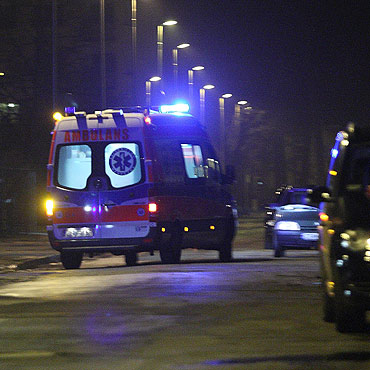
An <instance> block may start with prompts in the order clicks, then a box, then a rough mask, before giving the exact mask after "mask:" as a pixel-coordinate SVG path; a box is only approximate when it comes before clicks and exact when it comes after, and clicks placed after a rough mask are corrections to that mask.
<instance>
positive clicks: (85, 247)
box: [47, 227, 157, 253]
mask: <svg viewBox="0 0 370 370" xmlns="http://www.w3.org/2000/svg"><path fill="white" fill-rule="evenodd" d="M47 232H48V237H49V242H50V245H51V247H52V248H53V249H55V250H57V251H58V252H61V251H64V250H73V251H76V252H84V253H105V252H112V253H117V252H121V251H122V252H123V251H126V250H132V249H135V250H136V251H138V252H139V251H150V250H153V246H154V244H155V243H154V241H155V238H156V236H157V227H150V228H149V232H148V233H147V235H145V236H144V237H130V238H76V239H73V238H70V239H58V238H56V237H55V233H54V230H53V229H49V230H47Z"/></svg>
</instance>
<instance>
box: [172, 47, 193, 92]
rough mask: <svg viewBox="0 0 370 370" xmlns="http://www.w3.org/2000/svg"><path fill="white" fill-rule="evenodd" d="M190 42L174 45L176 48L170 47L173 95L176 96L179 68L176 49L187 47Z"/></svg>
mask: <svg viewBox="0 0 370 370" xmlns="http://www.w3.org/2000/svg"><path fill="white" fill-rule="evenodd" d="M189 46H190V44H186V43H184V44H180V45H177V46H176V49H172V66H173V84H174V88H175V95H176V96H177V92H178V89H177V77H178V68H179V63H178V50H179V49H185V48H188V47H189Z"/></svg>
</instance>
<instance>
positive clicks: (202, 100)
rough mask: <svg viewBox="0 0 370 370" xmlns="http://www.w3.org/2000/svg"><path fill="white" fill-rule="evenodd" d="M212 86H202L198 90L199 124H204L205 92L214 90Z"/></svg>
mask: <svg viewBox="0 0 370 370" xmlns="http://www.w3.org/2000/svg"><path fill="white" fill-rule="evenodd" d="M214 88H215V86H214V85H204V86H203V87H202V88H201V89H200V90H199V100H200V123H201V124H202V125H204V124H205V119H204V118H205V107H206V90H211V89H214Z"/></svg>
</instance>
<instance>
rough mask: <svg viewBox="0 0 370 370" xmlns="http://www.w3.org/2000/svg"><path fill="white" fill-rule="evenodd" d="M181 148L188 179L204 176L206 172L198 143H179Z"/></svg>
mask: <svg viewBox="0 0 370 370" xmlns="http://www.w3.org/2000/svg"><path fill="white" fill-rule="evenodd" d="M181 149H182V155H183V157H184V163H185V170H186V175H187V177H188V178H190V179H198V178H201V177H206V176H207V174H206V171H205V170H206V169H205V167H204V162H203V153H202V149H201V147H200V145H194V144H181Z"/></svg>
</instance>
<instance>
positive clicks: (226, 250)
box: [218, 242, 233, 262]
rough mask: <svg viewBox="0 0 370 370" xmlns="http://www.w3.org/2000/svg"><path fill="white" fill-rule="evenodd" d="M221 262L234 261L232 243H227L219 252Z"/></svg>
mask: <svg viewBox="0 0 370 370" xmlns="http://www.w3.org/2000/svg"><path fill="white" fill-rule="evenodd" d="M218 256H219V259H220V262H231V261H232V259H233V254H232V243H231V242H228V243H225V244H224V245H223V246H222V247H220V249H219V251H218Z"/></svg>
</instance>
